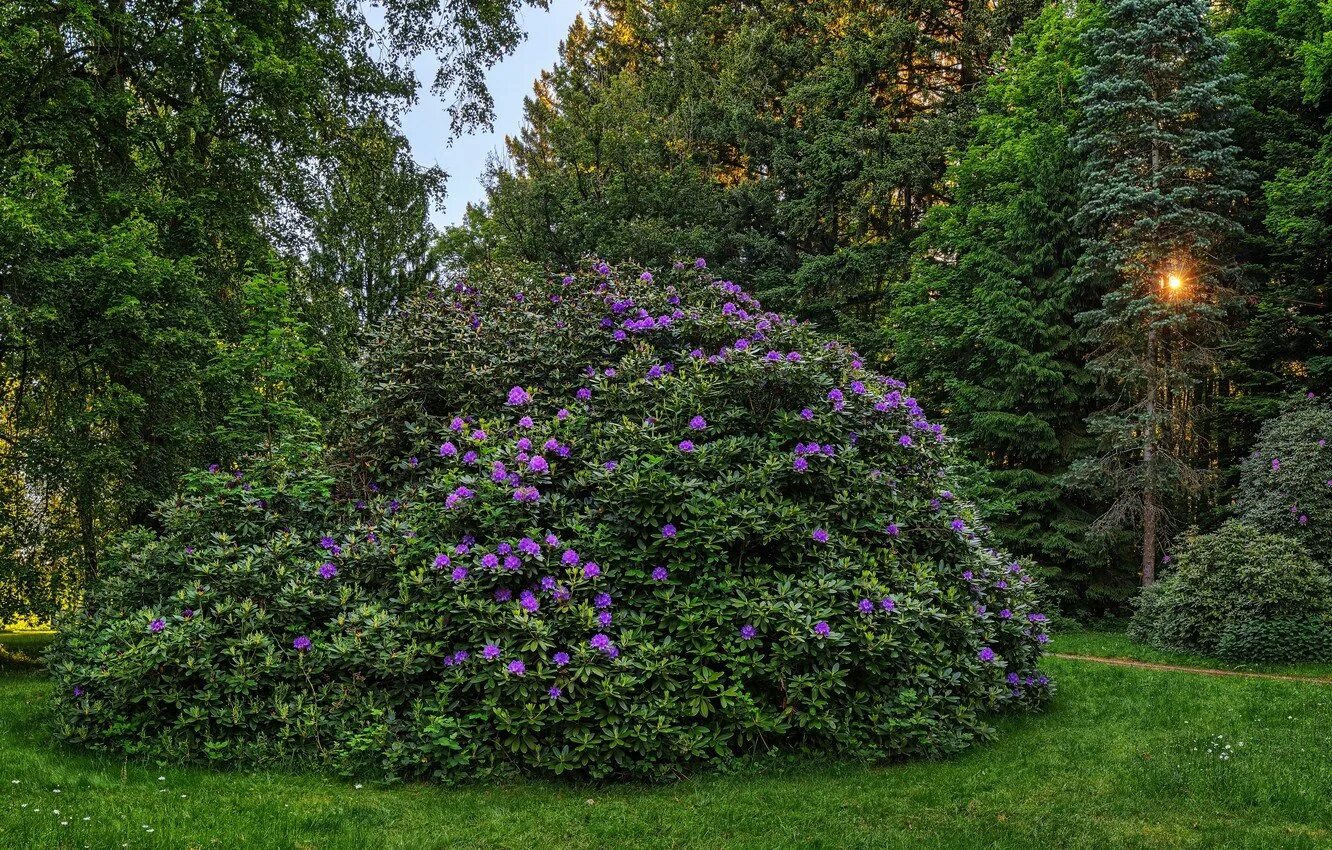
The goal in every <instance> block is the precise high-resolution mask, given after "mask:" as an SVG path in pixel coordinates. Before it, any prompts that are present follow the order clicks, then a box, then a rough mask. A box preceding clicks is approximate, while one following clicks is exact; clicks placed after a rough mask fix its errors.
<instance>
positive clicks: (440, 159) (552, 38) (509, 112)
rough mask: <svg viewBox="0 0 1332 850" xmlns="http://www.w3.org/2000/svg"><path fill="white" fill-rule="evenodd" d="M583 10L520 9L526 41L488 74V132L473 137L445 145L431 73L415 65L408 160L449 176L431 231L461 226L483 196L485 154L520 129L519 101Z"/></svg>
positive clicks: (561, 4)
mask: <svg viewBox="0 0 1332 850" xmlns="http://www.w3.org/2000/svg"><path fill="white" fill-rule="evenodd" d="M586 7H587V2H586V0H551V3H550V9H549V10H547V11H542V10H540V9H530V8H529V9H524V10H523V11H522V21H523V29H524V30H525V31H526V32H527V39H526V40H525V41H523V43H522V44H520V45H518V49H517V50H515V51H514V52H513V55H511V56H509V57H508V58H506V59H505V60H504V61H503V62H500V63H499V64H498V65H496V66H495V67H493V68H491V69H490V73H489V74H488V75H487V76H486V81H487V83H488V84H489V86H490V93H491V95H492V96H494V98H495V129H494V132H491V133H485V132H476V133H473V134H472V135H469V136H463V137H461V138H458V139H454V140H453V142H452V144H450V142H449V116H448V113H447V112H446V111H445V104H444V103H442V102H441V101H440V100H439V98H438V97H436V96H435V95H433V94H431V93H430V81H431V80H433V79H434V78H435V68H434V66H433V64H432V63H431V61H429V59H428V58H423V59H422V60H421V61H420V62H418V63H417V65H416V76H417V79H418V80H420V81H421V91H420V93H419V99H418V101H417V104H416V106H415V107H414V108H413V109H412V110H411V111H410V112H409V113H407V115H405V116H404V117H403V120H402V129H403V132H404V133H405V134H406V135H407V140H408V141H409V142H411V145H412V155H413V156H414V157H415V158H416V160H417V162H420V163H421V164H422V165H427V166H429V165H438V166H439V167H440V168H443V169H444V170H445V171H446V172H448V175H449V183H448V196H447V197H446V198H445V199H444V208H443V209H435V210H434V211H433V212H432V215H431V218H432V219H433V220H434V222H435V224H436V226H440V227H442V226H445V225H449V224H457V223H458V222H460V221H462V217H463V213H465V212H466V211H467V204H468V202H469V201H479V200H481V199H483V198H484V197H485V192H484V191H482V189H481V173H482V171H483V170H484V169H485V166H486V157H487V156H489V155H490V153H491V151H495V152H497V153H501V154H502V153H503V152H504V137H505V136H506V135H514V134H516V133H517V132H518V130H519V129H521V128H522V125H523V98H524V97H527V96H528V95H529V94H531V93H532V81H533V80H535V79H536V78H537V77H538V76H539V75H540V74H541V71H542V70H543V69H545V68H549V67H551V66H552V65H554V64H555V59H556V58H557V56H558V55H559V46H560V40H561V39H563V38H564V36H565V34H566V33H567V32H568V31H569V25H570V24H571V23H573V20H574V17H575V16H576V15H577V14H578V13H579V12H580V11H582V10H584V9H585V8H586Z"/></svg>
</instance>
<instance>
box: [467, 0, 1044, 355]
mask: <svg viewBox="0 0 1332 850" xmlns="http://www.w3.org/2000/svg"><path fill="white" fill-rule="evenodd" d="M1039 6H1040V3H1039V2H1033V0H1001V2H998V3H984V4H983V3H973V2H958V0H925V1H924V2H891V3H879V4H869V5H866V4H862V3H849V2H846V0H816V2H804V3H772V4H765V5H762V6H755V5H748V4H737V3H732V2H719V0H689V1H688V2H684V3H680V2H665V0H647V2H629V3H622V2H598V3H595V4H593V13H592V14H591V15H590V17H589V18H588V19H580V20H579V21H578V22H577V23H575V24H574V26H573V27H572V29H571V30H570V33H569V37H568V39H567V40H566V41H565V43H564V47H563V52H562V55H561V59H560V62H559V63H558V64H557V65H556V67H555V68H554V69H552V70H551V71H550V72H548V73H546V74H544V75H543V76H542V78H541V79H540V80H539V81H538V83H537V89H536V93H535V95H534V96H533V97H531V98H529V99H528V101H527V104H526V107H527V109H526V118H527V123H526V126H525V127H524V128H523V131H522V133H521V134H520V135H519V136H517V137H516V138H513V139H511V140H510V143H509V148H508V154H509V157H508V165H507V167H505V168H500V169H497V170H496V171H495V172H494V173H493V174H492V188H491V191H490V193H489V197H488V200H487V204H486V210H485V215H484V217H474V218H473V221H472V231H473V232H472V233H470V234H468V235H469V236H470V240H468V241H470V242H471V243H472V250H474V251H496V250H498V251H501V252H504V253H508V254H509V255H511V256H517V257H519V258H521V259H524V260H528V261H532V262H537V263H548V264H550V265H551V266H552V267H563V266H568V265H571V264H573V263H574V262H576V261H578V260H579V259H580V258H581V257H583V256H584V255H586V254H588V253H591V254H593V255H595V256H600V257H605V258H608V259H610V260H612V261H614V260H618V259H626V258H636V259H639V260H642V261H656V262H660V263H665V262H668V261H670V260H671V259H673V258H674V256H675V255H677V254H679V253H681V252H689V253H690V254H691V255H692V254H693V253H705V254H706V255H707V256H708V258H709V260H710V261H711V262H713V264H714V267H715V268H717V269H718V270H719V272H720V273H721V274H723V275H728V276H732V277H735V278H736V279H744V280H749V281H753V285H754V289H755V292H756V293H757V294H758V295H759V296H760V297H762V298H763V299H764V300H765V301H766V302H771V303H772V304H773V306H775V307H778V308H781V309H789V310H798V311H799V312H800V314H801V315H802V316H804V317H808V318H811V319H815V320H817V321H818V322H819V323H820V324H821V325H822V326H823V327H825V328H828V329H830V330H833V331H836V332H837V333H839V334H840V335H842V336H844V337H845V338H847V339H848V340H849V341H851V342H853V343H854V344H856V345H858V346H859V347H860V348H861V349H862V350H864V351H866V352H867V353H868V354H871V355H874V354H877V353H879V352H881V351H883V348H884V345H883V339H882V335H881V333H880V330H879V327H878V325H879V323H880V321H881V319H882V317H883V313H884V311H883V307H884V301H885V298H884V297H885V294H886V293H887V291H888V290H889V288H890V287H891V286H892V285H893V284H894V283H896V282H899V281H901V280H903V279H904V278H905V277H906V275H907V274H908V271H909V267H910V265H911V258H912V249H911V245H912V241H913V240H914V239H915V238H916V236H917V235H918V234H919V225H920V219H921V216H922V215H923V214H924V213H925V211H926V210H928V209H929V208H930V207H931V206H932V205H934V204H935V203H937V202H939V201H940V200H942V199H944V197H945V196H946V190H945V184H944V181H943V179H942V178H943V175H944V171H945V167H946V164H947V160H948V152H949V150H950V149H951V148H953V147H954V146H955V145H957V144H959V143H960V142H962V141H963V139H964V138H965V132H966V124H967V117H968V115H969V107H968V103H967V94H968V93H969V92H970V91H971V90H972V89H974V88H975V86H976V85H977V83H978V82H979V81H980V80H981V79H983V78H984V77H986V76H987V75H988V74H989V73H991V71H992V69H993V68H994V67H995V64H996V63H995V56H996V54H997V53H998V52H999V51H1000V50H1002V48H1003V47H1004V45H1005V42H1006V40H1007V39H1008V38H1009V37H1010V36H1011V35H1012V33H1013V32H1014V31H1015V30H1016V29H1017V28H1018V26H1020V24H1021V22H1022V20H1023V19H1024V18H1025V17H1026V16H1027V15H1029V14H1030V13H1031V12H1032V11H1033V10H1035V9H1037V8H1039Z"/></svg>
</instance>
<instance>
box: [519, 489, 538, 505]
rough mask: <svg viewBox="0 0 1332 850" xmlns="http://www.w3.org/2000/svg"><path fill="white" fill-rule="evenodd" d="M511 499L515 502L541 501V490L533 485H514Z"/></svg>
mask: <svg viewBox="0 0 1332 850" xmlns="http://www.w3.org/2000/svg"><path fill="white" fill-rule="evenodd" d="M513 500H514V501H515V502H539V501H541V491H540V490H538V489H537V488H535V487H516V488H514V491H513Z"/></svg>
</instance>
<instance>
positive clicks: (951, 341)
mask: <svg viewBox="0 0 1332 850" xmlns="http://www.w3.org/2000/svg"><path fill="white" fill-rule="evenodd" d="M1094 8H1095V7H1093V6H1090V5H1088V4H1083V6H1082V8H1081V9H1080V10H1078V11H1077V12H1075V13H1071V14H1070V13H1069V11H1068V10H1066V9H1064V8H1061V7H1059V6H1051V7H1050V8H1048V9H1046V10H1045V12H1044V13H1042V14H1041V15H1040V16H1039V17H1037V18H1035V19H1033V20H1032V21H1031V22H1029V23H1028V24H1027V26H1026V27H1025V28H1024V30H1023V31H1022V32H1021V33H1020V34H1019V35H1018V37H1017V38H1016V39H1015V40H1014V43H1013V46H1012V48H1011V49H1010V50H1009V51H1008V53H1007V54H1006V55H1005V56H1004V57H1003V59H1002V62H1003V65H1004V70H1002V71H1001V72H1000V73H999V74H998V75H997V76H996V77H994V78H993V79H992V80H990V81H988V82H987V83H985V84H984V86H983V88H982V92H981V95H980V97H979V99H978V116H977V119H976V122H975V134H974V136H973V138H972V140H971V141H970V143H969V144H968V145H967V146H966V148H965V149H964V150H963V151H962V154H961V156H960V158H959V160H958V162H957V163H956V164H955V165H954V166H953V167H952V168H950V169H949V171H948V174H947V175H946V177H945V183H946V184H947V185H949V186H951V187H952V196H951V199H950V203H948V204H946V205H940V206H936V207H935V208H934V209H932V210H931V211H930V212H929V213H928V214H927V215H926V217H925V222H924V227H923V229H924V233H923V235H922V236H921V238H920V239H919V240H918V241H917V243H916V246H915V247H916V261H915V263H914V265H913V267H912V274H911V278H910V280H909V281H908V282H907V283H906V284H904V285H902V286H900V287H897V288H896V289H895V290H894V291H893V293H892V300H893V312H892V314H891V318H890V322H889V335H890V343H891V345H892V347H893V349H894V352H895V354H894V358H895V360H894V365H895V368H896V369H897V370H898V371H899V373H900V375H901V377H903V378H906V379H908V380H909V381H910V382H911V385H912V389H913V390H914V391H915V392H916V394H917V395H919V396H922V397H923V398H924V399H925V400H926V401H927V402H928V403H929V406H930V408H931V409H939V410H941V411H943V412H944V416H945V417H946V422H947V424H948V429H949V433H950V434H952V435H953V436H954V437H957V438H959V439H960V440H961V442H962V444H963V445H964V446H965V447H966V449H967V451H968V452H969V454H970V456H971V457H973V458H974V459H976V460H978V461H983V462H984V463H985V464H986V465H988V466H989V467H990V468H991V469H993V470H994V471H993V473H992V474H991V476H990V478H989V482H988V487H987V492H986V495H987V497H988V498H987V501H988V502H989V503H990V505H991V509H990V518H991V519H992V520H993V521H994V524H995V528H996V534H997V535H999V537H1000V539H1002V541H1003V543H1004V545H1005V547H1007V548H1009V549H1011V550H1013V551H1015V552H1017V553H1019V554H1022V555H1029V556H1031V557H1033V558H1034V559H1035V560H1036V562H1037V563H1038V564H1040V565H1042V566H1043V567H1045V568H1046V569H1047V570H1048V571H1049V572H1050V573H1051V574H1052V577H1054V578H1055V581H1056V583H1057V584H1058V585H1059V586H1061V587H1062V588H1064V589H1066V590H1071V591H1075V592H1076V593H1077V594H1078V595H1079V596H1081V597H1082V598H1084V599H1087V598H1088V597H1100V598H1101V599H1105V598H1106V597H1109V599H1110V600H1113V601H1116V602H1117V601H1119V600H1120V599H1121V598H1122V597H1123V595H1124V590H1123V588H1122V587H1115V581H1114V579H1115V578H1116V577H1114V576H1109V577H1107V576H1103V575H1095V576H1093V575H1092V574H1090V572H1089V570H1088V566H1089V565H1090V564H1093V563H1095V562H1096V561H1097V560H1098V553H1096V552H1095V551H1094V550H1093V548H1092V547H1090V546H1089V545H1088V541H1087V537H1086V528H1087V525H1088V524H1089V523H1090V522H1091V520H1092V519H1093V518H1094V517H1093V516H1092V515H1091V513H1090V511H1089V508H1088V506H1087V505H1085V504H1082V503H1080V502H1079V500H1078V499H1076V498H1071V497H1070V496H1069V495H1068V494H1066V493H1065V492H1064V489H1063V486H1062V484H1061V478H1062V476H1063V475H1064V474H1065V473H1066V472H1067V471H1068V468H1069V464H1070V463H1071V462H1072V461H1073V460H1074V459H1076V458H1077V457H1080V456H1082V455H1085V454H1086V453H1087V452H1088V451H1089V446H1088V445H1087V440H1088V437H1087V433H1086V428H1085V426H1084V424H1083V420H1084V418H1085V417H1086V415H1087V414H1088V413H1089V412H1090V410H1089V406H1088V403H1087V402H1088V399H1089V397H1090V395H1091V390H1092V381H1091V379H1090V376H1089V375H1088V374H1087V370H1086V368H1085V365H1084V359H1085V352H1084V350H1083V346H1082V343H1081V340H1080V338H1079V334H1078V333H1077V329H1076V327H1075V323H1074V317H1075V315H1076V314H1077V313H1078V312H1080V311H1081V310H1083V309H1086V308H1087V307H1088V306H1090V305H1088V304H1086V303H1083V302H1082V301H1080V298H1081V295H1080V292H1079V291H1078V290H1077V289H1076V288H1075V287H1074V286H1073V283H1072V280H1071V278H1070V275H1069V271H1070V269H1071V268H1072V266H1073V263H1074V261H1075V260H1076V256H1077V254H1076V251H1077V234H1076V233H1075V232H1074V230H1073V227H1072V217H1073V214H1074V212H1075V211H1076V207H1077V180H1078V166H1077V161H1076V158H1075V157H1074V155H1073V152H1072V150H1071V149H1070V148H1069V138H1070V136H1071V135H1072V132H1073V129H1074V127H1075V126H1076V123H1077V118H1078V108H1077V102H1076V98H1077V91H1078V88H1077V87H1078V73H1079V70H1080V67H1081V65H1082V63H1083V54H1084V52H1085V51H1084V48H1083V45H1082V41H1081V35H1082V32H1083V31H1084V30H1086V29H1087V27H1088V26H1090V25H1091V23H1092V22H1093V21H1094V17H1093V13H1094Z"/></svg>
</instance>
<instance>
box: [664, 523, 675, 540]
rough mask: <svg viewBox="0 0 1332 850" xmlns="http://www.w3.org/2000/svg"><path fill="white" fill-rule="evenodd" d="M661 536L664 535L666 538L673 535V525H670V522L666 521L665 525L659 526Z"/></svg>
mask: <svg viewBox="0 0 1332 850" xmlns="http://www.w3.org/2000/svg"><path fill="white" fill-rule="evenodd" d="M661 536H662V537H665V538H667V539H669V538H672V537H674V536H675V526H674V525H672V524H670V523H669V522H668V523H666V524H665V525H663V526H662V527H661Z"/></svg>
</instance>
